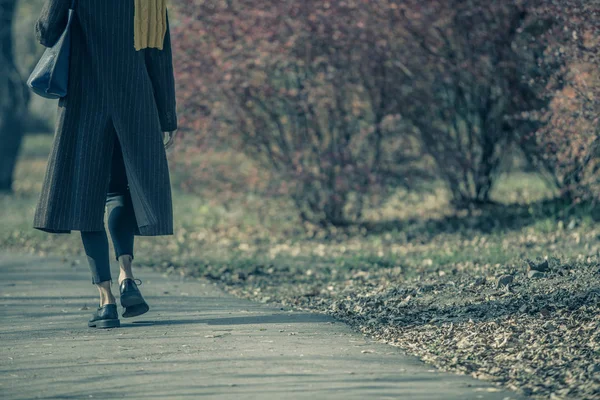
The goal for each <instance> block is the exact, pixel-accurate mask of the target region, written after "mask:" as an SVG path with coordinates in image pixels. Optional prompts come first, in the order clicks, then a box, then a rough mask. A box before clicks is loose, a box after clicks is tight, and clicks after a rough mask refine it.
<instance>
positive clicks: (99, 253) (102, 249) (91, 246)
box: [81, 230, 115, 306]
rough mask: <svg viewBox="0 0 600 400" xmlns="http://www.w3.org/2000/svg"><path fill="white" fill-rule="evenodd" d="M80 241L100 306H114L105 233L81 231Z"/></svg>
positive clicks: (103, 231)
mask: <svg viewBox="0 0 600 400" xmlns="http://www.w3.org/2000/svg"><path fill="white" fill-rule="evenodd" d="M81 241H82V242H83V248H84V250H85V254H86V256H87V259H88V264H89V266H90V270H91V272H92V283H93V284H94V285H96V286H97V287H98V291H99V292H100V306H104V305H105V304H115V298H114V296H113V295H112V292H111V290H110V284H111V283H112V277H111V274H110V261H109V254H108V237H107V236H106V231H105V230H102V231H87V232H84V231H82V232H81Z"/></svg>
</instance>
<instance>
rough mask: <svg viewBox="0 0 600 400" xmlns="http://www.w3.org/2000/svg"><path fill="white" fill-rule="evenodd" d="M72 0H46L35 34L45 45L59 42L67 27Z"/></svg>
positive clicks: (36, 24) (49, 45) (50, 45)
mask: <svg viewBox="0 0 600 400" xmlns="http://www.w3.org/2000/svg"><path fill="white" fill-rule="evenodd" d="M70 5H71V0H46V1H45V3H44V6H43V8H42V12H41V15H40V17H39V18H38V20H37V22H36V23H35V36H36V39H37V41H38V42H40V43H41V44H42V45H44V46H45V47H52V46H54V45H55V44H56V42H58V39H60V36H61V35H62V34H63V32H64V31H65V28H66V27H67V21H68V19H69V7H70Z"/></svg>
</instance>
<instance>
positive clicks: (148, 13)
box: [33, 0, 177, 328]
mask: <svg viewBox="0 0 600 400" xmlns="http://www.w3.org/2000/svg"><path fill="white" fill-rule="evenodd" d="M71 7H73V8H74V16H75V18H74V20H73V22H72V26H71V49H70V54H71V55H70V64H69V84H68V90H67V93H68V94H67V95H66V96H65V97H62V98H61V99H60V100H59V102H58V119H57V124H56V132H55V134H54V141H53V144H52V149H51V152H50V156H49V159H48V166H47V170H46V174H45V177H44V181H43V185H42V191H41V194H40V197H39V200H38V203H37V206H36V210H35V216H34V224H33V227H34V228H36V229H39V230H42V231H45V232H50V233H71V231H72V230H78V231H80V234H81V239H82V244H83V247H84V250H85V253H86V256H87V259H88V262H89V266H90V269H91V272H92V283H93V284H94V285H96V286H97V287H98V290H99V292H100V302H99V306H98V309H97V310H96V311H95V313H94V315H93V316H92V318H91V319H90V321H89V323H88V326H90V327H96V328H112V327H117V326H120V322H119V316H118V313H117V305H116V301H115V298H114V296H113V294H112V292H111V284H112V277H111V272H110V262H109V261H110V255H109V247H108V237H107V234H106V231H105V227H104V216H105V213H108V228H109V231H110V235H111V239H112V242H113V244H114V249H115V254H114V256H115V258H116V260H117V261H118V263H119V266H120V274H119V281H118V282H119V292H120V301H121V305H122V306H123V308H124V311H123V314H122V316H123V317H125V318H127V317H134V316H137V315H141V314H143V313H145V312H147V311H148V309H149V306H148V304H147V303H146V301H145V300H144V298H143V296H142V294H141V293H140V291H139V288H138V287H137V286H138V285H137V284H136V282H135V279H134V275H133V273H132V270H131V262H132V260H133V257H134V256H133V243H134V236H136V235H137V236H157V235H172V234H173V209H172V202H171V185H170V178H169V169H168V163H167V157H166V151H165V149H166V148H168V147H170V146H171V144H172V141H173V134H174V132H175V131H176V129H177V116H176V111H175V84H174V77H173V64H172V54H171V38H170V31H169V22H168V16H167V9H166V0H102V1H99V0H75V1H73V0H46V3H45V4H44V8H43V10H42V12H41V16H40V18H39V19H38V21H37V23H36V35H37V39H38V41H39V42H40V43H41V44H42V45H44V46H47V47H51V46H53V45H54V44H55V43H56V42H57V41H58V39H59V37H60V36H61V34H62V32H63V31H64V29H65V26H66V24H67V19H68V14H69V8H71ZM165 140H166V142H165ZM138 282H139V283H141V281H139V280H138Z"/></svg>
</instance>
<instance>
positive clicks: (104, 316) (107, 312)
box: [88, 304, 121, 328]
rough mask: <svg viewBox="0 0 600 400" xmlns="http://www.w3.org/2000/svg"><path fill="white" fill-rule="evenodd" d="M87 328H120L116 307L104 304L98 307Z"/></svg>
mask: <svg viewBox="0 0 600 400" xmlns="http://www.w3.org/2000/svg"><path fill="white" fill-rule="evenodd" d="M88 326H89V327H90V328H118V327H119V326H121V323H120V322H119V314H118V313H117V305H116V304H105V305H104V306H102V307H100V306H98V309H97V310H96V312H95V313H94V314H93V315H92V318H90V320H89V321H88Z"/></svg>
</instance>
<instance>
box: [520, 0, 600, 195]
mask: <svg viewBox="0 0 600 400" xmlns="http://www.w3.org/2000/svg"><path fill="white" fill-rule="evenodd" d="M535 12H536V15H537V17H538V18H539V19H547V20H551V21H553V22H554V23H553V26H552V29H550V30H549V31H548V32H547V34H545V35H543V36H541V37H540V38H539V39H540V41H542V42H543V43H544V45H545V47H546V49H545V51H544V53H543V54H542V56H541V57H540V58H539V60H538V63H539V64H540V65H558V66H559V67H558V68H552V69H549V70H547V71H546V72H549V73H546V74H542V75H541V76H540V79H539V81H540V83H541V84H540V85H539V86H540V87H541V88H542V90H540V96H545V97H547V98H548V99H549V106H548V107H547V109H546V110H545V111H544V112H541V113H539V114H536V115H534V117H535V118H537V119H538V120H539V121H541V122H543V125H542V127H541V128H540V129H538V130H537V131H536V132H535V133H534V134H533V135H529V136H527V137H526V138H525V140H524V141H523V144H524V147H525V148H526V150H527V152H528V154H530V155H531V158H532V159H533V160H534V161H536V162H537V163H538V165H541V166H542V167H543V168H544V169H545V170H546V171H548V172H549V173H550V174H551V176H552V177H553V179H554V182H555V183H556V184H557V186H558V187H559V188H560V189H561V190H562V192H563V194H564V195H565V197H568V198H570V199H571V200H576V201H580V200H591V199H594V200H596V199H597V197H598V193H600V192H599V190H598V189H600V185H599V184H598V183H599V182H598V179H599V177H598V168H599V165H598V155H599V153H598V145H599V141H598V138H599V137H600V136H599V134H600V124H599V122H600V119H599V118H600V2H599V1H597V0H563V1H552V0H542V1H541V3H540V4H539V5H538V7H537V8H536V9H535Z"/></svg>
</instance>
